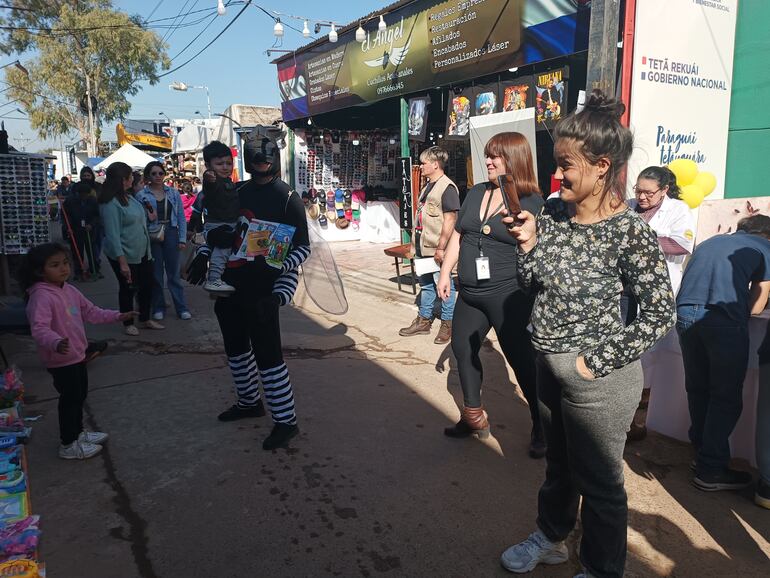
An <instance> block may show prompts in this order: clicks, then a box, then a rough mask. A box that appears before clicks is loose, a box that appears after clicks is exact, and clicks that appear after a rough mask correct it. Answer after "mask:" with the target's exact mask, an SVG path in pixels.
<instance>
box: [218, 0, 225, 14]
mask: <svg viewBox="0 0 770 578" xmlns="http://www.w3.org/2000/svg"><path fill="white" fill-rule="evenodd" d="M226 12H227V8H225V3H224V2H223V1H222V0H219V1H218V2H217V14H219V15H220V16H224V15H225V13H226Z"/></svg>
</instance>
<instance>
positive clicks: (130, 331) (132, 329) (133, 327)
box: [123, 325, 139, 337]
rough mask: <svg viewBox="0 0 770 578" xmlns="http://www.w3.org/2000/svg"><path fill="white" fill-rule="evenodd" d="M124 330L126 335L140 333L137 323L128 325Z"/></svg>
mask: <svg viewBox="0 0 770 578" xmlns="http://www.w3.org/2000/svg"><path fill="white" fill-rule="evenodd" d="M123 331H125V333H126V335H132V336H133V337H136V336H137V335H139V329H138V328H137V327H136V325H126V328H125V329H124V330H123Z"/></svg>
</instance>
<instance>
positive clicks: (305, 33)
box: [302, 20, 310, 38]
mask: <svg viewBox="0 0 770 578" xmlns="http://www.w3.org/2000/svg"><path fill="white" fill-rule="evenodd" d="M302 36H304V37H305V38H310V28H308V25H307V20H305V26H304V27H303V28H302Z"/></svg>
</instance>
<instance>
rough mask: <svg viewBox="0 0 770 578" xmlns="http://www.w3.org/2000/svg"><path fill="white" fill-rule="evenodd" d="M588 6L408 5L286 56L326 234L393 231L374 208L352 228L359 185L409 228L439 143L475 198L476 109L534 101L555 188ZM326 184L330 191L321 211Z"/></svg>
mask: <svg viewBox="0 0 770 578" xmlns="http://www.w3.org/2000/svg"><path fill="white" fill-rule="evenodd" d="M578 4H580V3H578ZM578 4H573V3H554V2H544V1H531V2H511V3H507V4H505V5H503V6H501V5H499V4H497V3H483V4H479V3H477V4H473V5H471V4H468V5H467V6H465V5H462V6H456V7H452V9H451V10H446V9H445V8H446V3H445V2H444V3H442V2H437V1H436V0H418V1H417V2H397V3H395V4H393V5H391V6H389V7H388V9H387V22H383V24H379V23H378V21H377V20H376V19H371V20H367V18H364V19H363V20H361V21H360V23H359V21H358V20H356V21H355V22H354V23H352V24H350V25H348V26H345V27H342V28H340V29H339V30H338V31H337V36H338V40H337V41H336V42H330V41H328V40H327V39H326V38H322V39H320V40H317V41H315V42H313V43H311V44H309V45H307V46H305V47H302V48H300V49H299V50H297V51H296V52H293V53H292V54H290V55H287V56H283V57H281V58H278V59H277V60H276V61H275V63H276V65H277V67H278V78H279V83H280V86H281V93H282V98H283V103H282V109H283V119H284V122H285V123H286V124H287V125H288V126H289V127H290V128H291V129H292V131H293V132H292V134H291V135H290V143H289V147H288V148H289V155H290V158H291V169H290V171H289V172H288V178H289V179H290V184H291V185H292V186H293V187H294V188H295V189H296V190H297V191H298V192H300V193H301V194H304V195H305V197H306V198H307V199H308V201H309V202H308V216H309V218H310V219H312V220H319V222H320V223H321V226H322V231H323V235H324V237H325V238H326V239H327V240H340V239H351V240H352V239H361V238H363V235H362V234H361V232H362V230H363V228H364V227H363V226H364V225H366V226H367V227H369V228H378V227H379V228H384V225H385V223H374V222H372V223H368V222H366V221H367V220H368V219H369V218H371V219H374V218H375V215H380V216H384V214H383V212H382V211H376V212H369V213H368V217H367V216H366V215H367V212H366V211H364V212H362V213H361V215H360V222H358V219H356V218H355V217H354V218H353V223H354V224H356V226H355V227H353V226H349V225H351V223H350V219H349V218H348V216H352V215H350V214H349V213H348V211H351V210H353V207H352V204H351V206H348V205H347V203H346V202H345V198H346V193H345V191H347V190H350V191H356V190H360V191H363V193H364V195H363V203H365V204H366V206H367V207H368V206H369V204H370V203H372V202H379V203H382V202H385V203H387V202H390V203H394V204H395V203H398V204H399V208H398V211H397V214H398V215H399V219H398V222H399V226H400V228H401V229H402V230H404V232H405V234H406V235H407V236H408V234H409V232H410V227H411V222H412V219H411V216H412V215H411V214H410V213H413V211H414V210H415V209H416V206H417V203H416V202H415V195H416V193H417V191H419V189H420V187H421V184H423V183H422V179H421V176H420V173H419V171H418V172H417V173H416V174H415V175H412V174H411V172H412V167H418V162H417V159H418V157H419V154H420V152H421V151H422V150H424V149H425V148H427V147H429V146H431V145H440V146H442V147H443V148H445V149H447V150H448V152H449V156H450V161H449V166H448V167H446V173H447V174H448V175H449V176H450V177H451V178H452V180H453V181H454V182H455V183H457V185H458V187H459V189H460V195H461V198H463V197H464V194H465V191H466V190H467V188H468V187H470V186H471V185H472V184H473V182H474V179H473V174H472V170H471V167H470V160H469V159H470V157H471V132H470V122H469V121H470V119H471V118H472V117H475V116H483V115H490V114H494V113H499V112H504V111H512V110H522V109H526V108H532V109H533V114H532V116H533V118H534V119H535V122H536V126H537V135H536V137H535V141H536V143H535V146H536V151H537V154H538V157H539V162H538V167H540V177H541V182H542V183H543V186H544V189H548V188H549V187H550V174H551V172H552V166H553V161H552V158H551V157H552V150H553V148H552V144H553V143H552V140H551V138H550V134H549V129H550V128H551V127H552V126H553V123H554V122H555V121H556V120H558V118H559V117H560V116H561V115H563V114H566V112H567V111H569V110H570V109H571V108H573V107H574V105H575V102H576V101H577V94H578V91H579V90H580V89H582V88H584V81H583V82H582V83H581V81H580V79H581V78H583V79H584V78H585V74H584V71H585V66H586V64H585V63H586V56H585V52H584V51H585V48H586V46H587V30H588V27H587V25H588V16H589V11H588V10H587V9H585V7H582V5H580V6H578ZM359 24H360V28H359ZM571 75H572V78H576V79H577V80H575V81H571V80H570V78H571ZM482 148H483V145H482ZM404 159H406V162H404ZM405 174H408V175H409V179H408V180H409V183H410V190H408V191H406V192H404V191H403V186H404V179H403V178H402V177H403V175H405ZM413 177H414V178H413ZM338 189H341V190H342V197H343V203H342V207H339V206H337V205H338V203H337V196H338V194H337V190H338ZM319 190H321V191H323V193H324V198H323V199H319V202H318V203H317V205H318V207H317V208H313V207H312V205H313V204H314V203H313V199H314V197H318V196H319V195H318V191H319ZM329 193H331V194H329ZM321 200H325V201H326V203H323V204H322V203H321V202H320V201H321ZM362 206H364V205H363V204H362ZM340 228H341V229H342V230H341V231H340V230H335V229H340ZM386 239H387V240H386ZM395 240H396V239H393V238H392V237H386V236H384V237H382V242H390V243H392V242H394V241H395Z"/></svg>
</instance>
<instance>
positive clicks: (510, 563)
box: [500, 530, 569, 574]
mask: <svg viewBox="0 0 770 578" xmlns="http://www.w3.org/2000/svg"><path fill="white" fill-rule="evenodd" d="M568 557H569V551H568V550H567V546H566V545H565V544H564V542H551V541H550V540H549V539H548V538H546V537H545V534H543V533H542V532H541V531H540V530H537V531H536V532H533V533H532V534H530V535H529V538H527V539H526V540H524V541H523V542H519V543H518V544H516V545H514V546H511V547H510V548H508V549H507V550H506V551H505V552H503V555H502V556H500V563H501V564H502V565H503V568H505V569H506V570H508V571H510V572H516V573H517V574H523V573H525V572H531V571H532V570H534V569H535V566H537V565H538V564H561V563H562V562H566V561H567V558H568Z"/></svg>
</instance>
